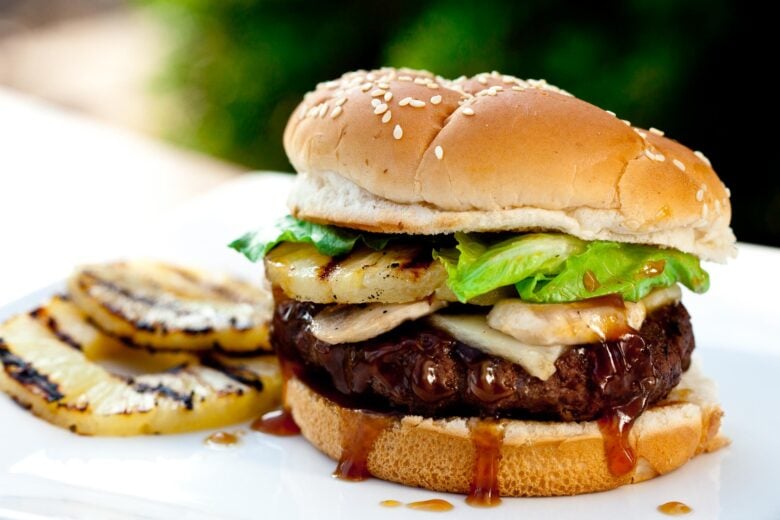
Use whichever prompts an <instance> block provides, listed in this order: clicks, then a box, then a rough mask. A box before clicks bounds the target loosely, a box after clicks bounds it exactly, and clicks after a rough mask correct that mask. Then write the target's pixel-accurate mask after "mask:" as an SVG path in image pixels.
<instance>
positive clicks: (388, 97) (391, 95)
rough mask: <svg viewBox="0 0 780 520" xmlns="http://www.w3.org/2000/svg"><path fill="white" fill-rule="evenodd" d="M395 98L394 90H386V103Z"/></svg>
mask: <svg viewBox="0 0 780 520" xmlns="http://www.w3.org/2000/svg"><path fill="white" fill-rule="evenodd" d="M391 99H393V93H392V92H386V93H385V103H387V102H388V101H390V100H391Z"/></svg>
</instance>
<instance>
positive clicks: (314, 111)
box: [306, 106, 320, 117]
mask: <svg viewBox="0 0 780 520" xmlns="http://www.w3.org/2000/svg"><path fill="white" fill-rule="evenodd" d="M319 111H320V107H319V106H314V107H311V108H310V109H309V110H308V112H306V117H315V116H316V115H317V114H318V113H319Z"/></svg>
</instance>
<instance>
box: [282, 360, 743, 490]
mask: <svg viewBox="0 0 780 520" xmlns="http://www.w3.org/2000/svg"><path fill="white" fill-rule="evenodd" d="M287 403H288V405H289V406H291V407H292V413H293V417H294V418H295V422H297V423H298V425H299V426H300V427H301V431H302V433H303V435H304V436H305V437H306V438H307V439H308V440H309V441H310V442H311V443H312V444H314V446H316V447H317V448H318V449H320V450H321V451H322V452H324V453H325V454H327V455H328V456H329V457H331V458H333V459H338V458H339V456H340V455H341V446H342V442H343V438H344V436H345V432H346V428H347V426H346V425H348V424H350V423H354V421H355V420H357V419H358V418H357V416H358V415H359V414H361V413H362V412H360V411H356V410H350V409H346V408H342V407H340V406H338V405H336V404H335V403H333V402H332V401H329V400H328V399H325V398H324V397H322V396H320V395H319V394H317V393H315V392H314V391H312V390H311V389H310V388H308V387H307V386H306V385H305V384H303V383H302V382H301V381H300V380H298V379H292V380H290V381H289V382H288V387H287ZM722 415H723V412H722V411H721V409H720V407H719V405H718V403H717V396H716V391H715V388H714V384H713V383H712V382H711V381H709V380H708V379H706V378H704V377H703V376H701V374H700V373H699V372H698V371H697V370H696V369H695V368H694V367H692V368H691V370H689V371H688V373H686V375H685V376H684V377H683V381H682V382H681V383H680V385H679V386H678V387H677V388H676V389H675V390H674V391H673V392H672V394H671V395H670V396H669V398H668V400H667V402H666V403H665V404H664V403H662V404H659V405H657V406H655V407H653V408H651V409H650V410H648V411H646V412H645V413H644V414H642V416H640V417H639V419H638V420H637V422H636V423H635V425H634V427H633V428H632V430H631V435H630V439H629V442H630V443H631V445H632V447H633V448H634V450H635V452H636V454H637V456H638V463H637V465H636V468H635V469H634V471H633V472H632V473H630V474H628V475H625V476H623V477H615V476H614V475H612V474H611V473H610V472H609V469H608V468H607V462H606V456H605V453H604V444H603V438H602V436H601V433H600V431H599V428H598V425H597V424H596V423H595V422H583V423H562V422H536V421H515V420H505V421H503V422H502V423H503V427H504V443H503V446H502V448H501V460H500V462H499V476H498V479H499V491H500V493H501V495H503V496H554V495H574V494H579V493H590V492H593V491H603V490H607V489H612V488H615V487H618V486H621V485H623V484H629V483H634V482H641V481H643V480H648V479H651V478H653V477H655V476H657V475H662V474H664V473H668V472H670V471H672V470H674V469H676V468H678V467H680V466H682V465H683V464H685V462H687V461H688V460H689V459H691V458H692V457H693V456H695V455H697V454H699V453H702V452H709V451H714V450H717V449H718V448H720V447H722V446H724V445H726V444H727V443H728V441H727V440H726V439H725V438H724V437H722V436H720V435H719V428H720V419H721V416H722ZM474 457H475V450H474V446H473V445H472V442H471V440H470V438H469V430H468V427H467V425H466V419H463V418H456V419H448V420H444V419H439V420H434V419H425V418H423V417H419V416H406V417H403V418H401V420H400V421H399V422H398V423H397V424H396V426H394V427H392V428H391V429H389V430H386V431H385V432H383V433H382V434H380V436H379V437H378V439H377V440H376V442H375V443H374V445H373V448H372V450H371V452H370V454H369V457H368V469H369V471H370V472H371V474H372V475H374V476H376V477H378V478H381V479H384V480H390V481H393V482H398V483H401V484H406V485H410V486H418V487H422V488H426V489H430V490H432V491H442V492H451V493H467V492H468V490H469V484H470V482H471V475H472V471H473V465H474V462H475V461H474Z"/></svg>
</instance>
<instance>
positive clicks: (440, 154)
mask: <svg viewBox="0 0 780 520" xmlns="http://www.w3.org/2000/svg"><path fill="white" fill-rule="evenodd" d="M433 153H435V154H436V158H437V159H438V160H440V161H441V159H442V157H444V150H443V149H442V147H441V146H437V147H436V148H434V149H433Z"/></svg>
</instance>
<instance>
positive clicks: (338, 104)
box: [336, 97, 347, 107]
mask: <svg viewBox="0 0 780 520" xmlns="http://www.w3.org/2000/svg"><path fill="white" fill-rule="evenodd" d="M346 102H347V98H345V97H343V98H338V99H337V100H336V106H337V107H340V106H341V105H343V104H344V103H346Z"/></svg>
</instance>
